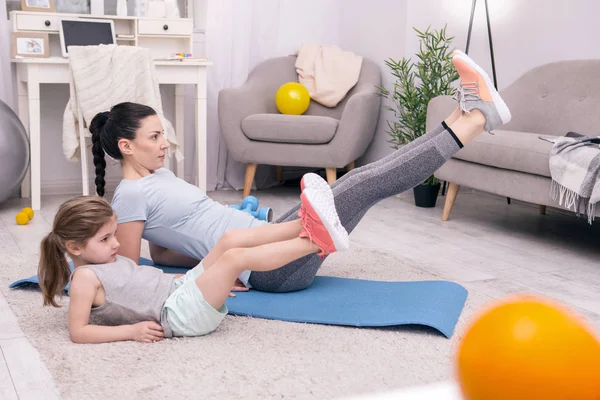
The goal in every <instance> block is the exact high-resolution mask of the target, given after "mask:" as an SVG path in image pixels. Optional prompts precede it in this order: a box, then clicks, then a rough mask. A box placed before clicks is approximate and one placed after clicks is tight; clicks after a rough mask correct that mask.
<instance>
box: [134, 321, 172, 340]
mask: <svg viewBox="0 0 600 400" xmlns="http://www.w3.org/2000/svg"><path fill="white" fill-rule="evenodd" d="M132 327H133V335H132V339H133V340H135V341H136V342H143V343H152V342H156V341H157V340H162V339H163V337H164V333H163V329H162V326H160V324H158V323H156V322H154V321H144V322H138V323H137V324H135V325H132Z"/></svg>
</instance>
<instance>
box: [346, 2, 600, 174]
mask: <svg viewBox="0 0 600 400" xmlns="http://www.w3.org/2000/svg"><path fill="white" fill-rule="evenodd" d="M351 3H356V5H355V7H356V10H355V14H357V16H358V15H366V16H367V18H369V19H371V18H372V20H371V21H369V22H367V26H368V29H360V30H356V32H355V35H354V36H353V39H352V40H350V41H348V42H345V45H347V46H349V47H352V46H357V49H358V51H363V49H362V47H363V46H364V43H368V44H371V45H372V46H373V47H374V49H373V52H376V53H377V55H379V56H380V58H383V57H385V58H387V57H389V56H393V57H395V58H396V57H397V58H400V56H402V55H404V53H403V52H405V54H406V55H411V54H415V53H416V52H417V51H418V39H417V38H416V36H415V34H414V32H413V31H412V28H413V27H416V28H417V29H426V28H427V26H429V25H431V27H432V28H436V29H440V28H442V27H443V26H444V25H445V24H447V25H448V34H449V35H450V36H455V39H454V41H453V43H454V45H455V47H456V48H459V49H461V50H464V49H465V46H466V38H467V29H468V24H469V17H470V11H471V3H472V1H471V0H406V2H402V3H406V15H405V21H406V22H405V25H404V27H405V29H406V30H405V32H404V33H403V35H404V36H405V38H406V41H405V47H404V48H403V49H401V50H399V51H398V52H396V53H394V52H393V49H395V48H396V35H398V36H400V35H399V34H398V32H397V30H398V26H394V25H393V24H390V19H391V18H392V15H394V14H395V13H397V12H398V11H399V10H398V9H394V5H395V3H396V2H393V1H386V0H379V1H375V2H371V4H375V3H376V4H377V7H372V8H371V10H373V11H367V10H359V7H360V6H359V4H358V3H359V1H357V2H351ZM488 6H489V13H490V23H491V27H492V39H493V45H494V56H495V63H496V75H497V79H498V87H499V88H500V89H502V88H504V87H506V86H508V85H509V84H510V83H512V82H513V81H514V80H515V79H517V78H518V77H519V76H520V75H522V74H523V73H524V72H526V71H528V70H530V69H531V68H534V67H536V66H539V65H542V64H545V63H548V62H552V61H558V60H564V59H585V58H600V46H599V45H598V39H597V38H598V34H597V32H596V26H597V24H598V22H597V19H598V15H600V2H598V1H596V0H552V1H549V0H526V1H524V0H488ZM397 17H398V21H401V20H402V16H401V15H398V16H397ZM377 18H382V19H383V20H382V21H381V23H375V22H373V21H374V20H376V19H377ZM365 19H366V18H365ZM399 25H402V24H401V23H400V24H399ZM398 47H401V46H398ZM379 50H380V51H381V52H378V51H379ZM364 51H366V50H364ZM386 51H387V53H386ZM469 55H470V56H471V57H472V58H473V59H474V60H475V61H476V62H477V63H480V64H481V66H482V67H483V68H484V69H485V70H486V72H488V74H489V75H490V77H491V76H492V68H491V61H490V55H489V44H488V39H487V29H486V20H485V8H484V1H483V0H479V1H478V2H477V8H476V13H475V20H474V24H473V32H472V35H471V45H470V50H469ZM382 71H383V73H384V74H385V77H384V82H386V83H387V82H390V76H389V71H388V70H386V69H382ZM386 80H387V81H386ZM382 113H383V114H385V117H381V116H380V124H379V126H378V129H377V137H376V140H375V141H374V143H373V144H372V145H371V147H370V148H369V149H368V151H367V153H366V154H365V156H364V157H363V158H362V159H361V160H359V164H364V163H365V162H370V161H374V160H377V159H379V158H381V157H383V156H385V155H386V154H389V153H390V152H391V151H392V149H391V148H389V146H388V144H387V143H385V140H387V134H386V133H385V129H386V126H385V122H384V123H383V124H382V119H383V120H384V121H385V119H386V118H391V116H390V115H389V114H390V112H386V111H384V110H382Z"/></svg>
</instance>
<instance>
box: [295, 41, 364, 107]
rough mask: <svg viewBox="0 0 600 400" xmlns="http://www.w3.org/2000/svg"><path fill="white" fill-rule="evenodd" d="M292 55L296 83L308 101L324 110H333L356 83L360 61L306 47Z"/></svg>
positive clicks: (333, 48)
mask: <svg viewBox="0 0 600 400" xmlns="http://www.w3.org/2000/svg"><path fill="white" fill-rule="evenodd" d="M294 55H298V59H297V60H296V72H298V81H299V82H300V83H301V84H302V85H304V86H305V87H306V88H307V89H308V93H309V94H310V97H311V99H313V100H314V101H316V102H318V103H321V104H322V105H324V106H326V107H335V106H336V105H337V104H338V103H339V102H340V101H341V100H342V99H343V98H344V97H345V96H346V94H347V93H348V92H349V91H350V89H352V87H354V85H356V82H358V77H359V76H360V69H361V67H362V57H361V56H357V55H355V54H354V53H352V52H350V51H343V50H342V49H340V48H339V47H337V46H320V45H317V44H312V43H308V44H303V45H302V46H300V49H298V50H297V51H296V53H294Z"/></svg>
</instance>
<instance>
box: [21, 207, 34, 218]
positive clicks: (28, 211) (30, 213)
mask: <svg viewBox="0 0 600 400" xmlns="http://www.w3.org/2000/svg"><path fill="white" fill-rule="evenodd" d="M21 212H24V213H25V214H27V217H29V219H33V216H34V215H35V213H34V212H33V208H31V207H25V208H24V209H22V210H21Z"/></svg>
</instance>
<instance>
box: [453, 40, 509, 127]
mask: <svg viewBox="0 0 600 400" xmlns="http://www.w3.org/2000/svg"><path fill="white" fill-rule="evenodd" d="M454 57H456V58H460V59H461V60H463V61H464V62H466V63H467V64H469V66H471V67H472V68H473V69H474V70H475V71H477V72H478V73H479V75H481V76H483V80H484V81H485V84H486V85H487V87H488V90H489V92H490V94H491V95H492V101H493V102H494V106H495V107H496V110H497V111H498V115H499V116H500V119H501V120H502V124H506V123H508V122H509V121H510V119H511V118H512V116H511V114H510V110H509V109H508V106H507V105H506V103H505V102H504V100H502V97H500V94H499V93H498V91H497V90H496V88H494V84H493V83H492V81H491V79H490V77H489V76H488V74H487V73H486V72H485V71H484V70H483V69H481V67H480V66H479V65H477V64H476V63H475V61H473V60H472V59H471V57H469V56H468V55H466V54H465V53H463V52H460V53H458V54H456V55H455V56H454Z"/></svg>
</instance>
